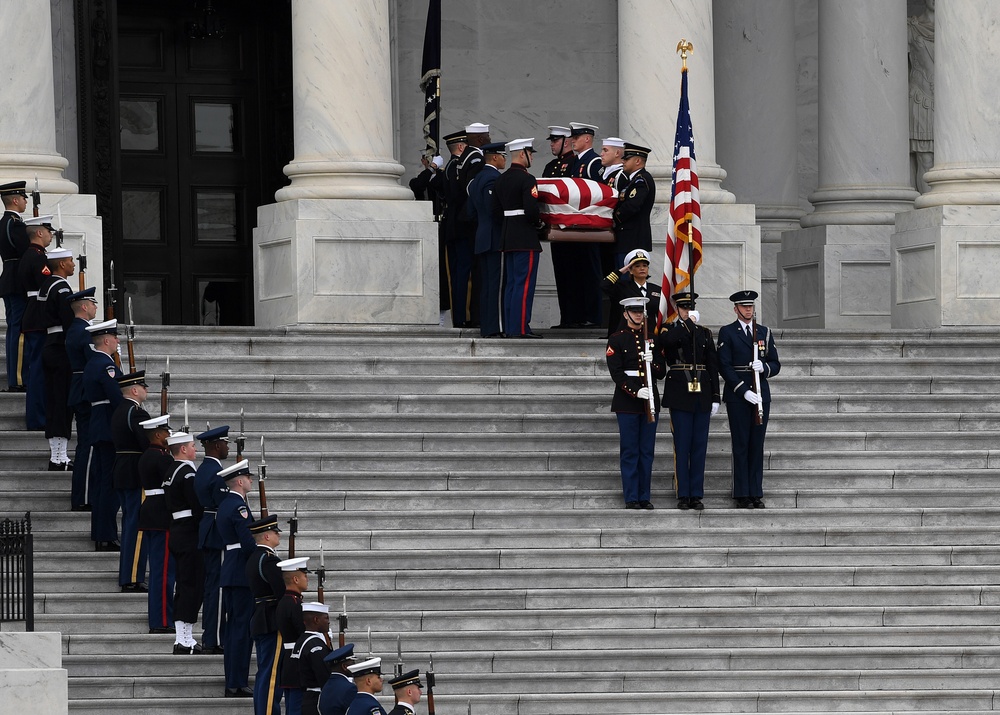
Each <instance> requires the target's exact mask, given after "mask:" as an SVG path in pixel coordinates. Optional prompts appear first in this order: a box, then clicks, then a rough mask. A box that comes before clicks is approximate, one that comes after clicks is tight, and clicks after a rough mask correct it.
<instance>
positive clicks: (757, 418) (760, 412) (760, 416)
mask: <svg viewBox="0 0 1000 715" xmlns="http://www.w3.org/2000/svg"><path fill="white" fill-rule="evenodd" d="M752 325H753V327H752V328H751V329H752V330H753V359H754V362H756V361H757V360H760V356H759V355H758V345H757V310H756V308H754V314H753V322H752ZM750 370H751V372H753V391H754V392H756V393H757V397H759V398H760V402H758V403H757V411H756V412H755V413H754V416H753V423H754V424H755V425H762V424H764V396H763V395H762V394H760V373H759V372H757V371H756V370H754V369H753V365H752V364H751V367H750Z"/></svg>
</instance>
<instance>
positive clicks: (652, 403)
mask: <svg viewBox="0 0 1000 715" xmlns="http://www.w3.org/2000/svg"><path fill="white" fill-rule="evenodd" d="M650 349H651V348H650V346H649V334H648V332H647V328H646V306H645V305H644V306H642V351H643V352H648V351H649V350H650ZM639 359H640V360H644V362H645V363H646V389H647V390H649V398H648V399H647V400H646V421H647V422H655V421H656V398H655V397H654V396H653V361H652V360H645V359H644V358H642V356H640V357H639Z"/></svg>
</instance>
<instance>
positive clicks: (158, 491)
mask: <svg viewBox="0 0 1000 715" xmlns="http://www.w3.org/2000/svg"><path fill="white" fill-rule="evenodd" d="M143 494H145V495H146V496H147V497H155V496H156V495H157V494H163V490H162V489H146V490H145V491H143Z"/></svg>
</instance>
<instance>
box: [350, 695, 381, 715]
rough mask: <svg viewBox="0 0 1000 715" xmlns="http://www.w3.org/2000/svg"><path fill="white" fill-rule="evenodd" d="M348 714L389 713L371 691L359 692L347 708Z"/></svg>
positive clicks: (373, 714)
mask: <svg viewBox="0 0 1000 715" xmlns="http://www.w3.org/2000/svg"><path fill="white" fill-rule="evenodd" d="M347 715H387V713H386V711H385V710H383V709H382V705H381V704H379V701H378V699H377V698H376V697H375V696H374V695H372V694H371V693H358V694H357V695H355V696H354V700H352V701H351V707H349V708H348V709H347Z"/></svg>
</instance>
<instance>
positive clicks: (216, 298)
mask: <svg viewBox="0 0 1000 715" xmlns="http://www.w3.org/2000/svg"><path fill="white" fill-rule="evenodd" d="M244 297H245V291H244V284H243V281H242V280H240V279H236V280H224V279H213V278H199V279H198V304H199V305H200V306H201V311H200V313H201V315H200V321H199V324H200V325H242V324H243V307H244V306H243V303H244Z"/></svg>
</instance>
